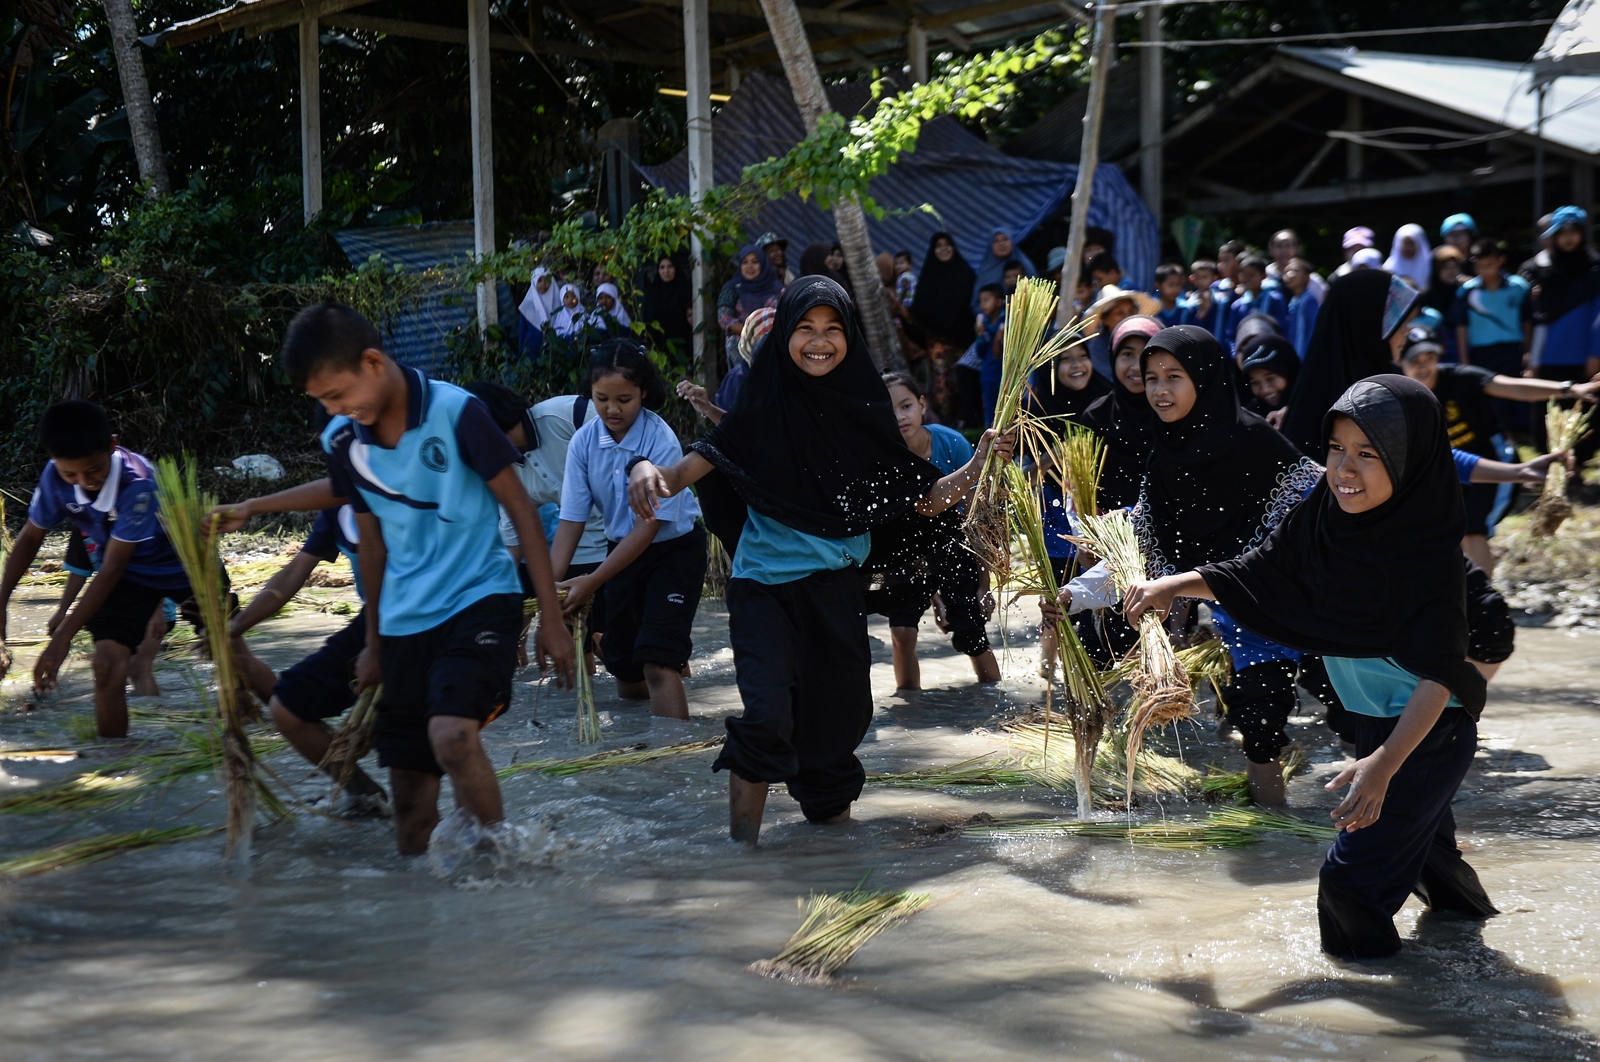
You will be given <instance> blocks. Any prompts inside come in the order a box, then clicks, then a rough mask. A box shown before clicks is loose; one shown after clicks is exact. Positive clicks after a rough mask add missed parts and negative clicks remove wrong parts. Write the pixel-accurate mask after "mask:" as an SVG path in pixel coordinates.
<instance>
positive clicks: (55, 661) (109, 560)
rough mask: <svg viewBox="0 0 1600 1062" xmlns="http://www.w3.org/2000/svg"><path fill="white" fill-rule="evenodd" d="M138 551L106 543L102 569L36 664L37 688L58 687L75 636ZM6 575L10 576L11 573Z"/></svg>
mask: <svg viewBox="0 0 1600 1062" xmlns="http://www.w3.org/2000/svg"><path fill="white" fill-rule="evenodd" d="M138 548H139V544H138V543H137V542H124V541H123V540H122V539H120V538H117V537H116V536H112V538H111V540H110V541H108V542H107V543H106V550H105V558H104V559H103V560H102V561H101V562H100V570H99V571H97V572H95V573H94V578H93V579H90V580H89V589H87V590H85V591H84V593H83V599H82V600H81V601H79V602H78V607H77V608H74V609H73V610H72V611H71V612H69V613H67V618H66V619H64V620H62V621H61V626H59V627H57V628H56V631H55V633H54V634H52V635H51V636H50V644H49V645H47V646H45V647H44V652H42V653H40V654H39V659H38V662H37V663H35V664H34V665H33V688H34V689H36V690H38V691H39V692H40V693H48V692H49V691H50V690H53V689H55V688H56V672H57V671H59V670H60V669H61V662H62V661H63V660H65V659H66V658H67V652H68V651H69V650H70V649H71V648H72V637H73V635H75V634H77V633H78V632H79V631H80V630H82V629H83V625H84V624H85V623H88V622H89V620H90V619H91V618H93V616H94V614H95V613H96V612H99V611H100V606H101V605H104V604H105V603H106V598H108V597H110V596H111V591H112V590H114V589H116V586H117V584H118V583H119V582H121V581H122V573H123V572H125V571H127V570H128V562H129V561H130V560H132V559H133V551H134V550H135V549H138ZM7 574H8V575H9V574H10V573H9V571H8V572H7Z"/></svg>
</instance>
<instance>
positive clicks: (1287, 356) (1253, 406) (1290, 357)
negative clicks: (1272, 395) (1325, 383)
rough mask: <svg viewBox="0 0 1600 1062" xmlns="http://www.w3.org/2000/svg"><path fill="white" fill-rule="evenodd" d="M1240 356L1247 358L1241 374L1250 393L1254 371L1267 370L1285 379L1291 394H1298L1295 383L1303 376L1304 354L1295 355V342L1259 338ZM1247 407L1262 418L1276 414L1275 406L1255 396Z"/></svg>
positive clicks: (1277, 337)
mask: <svg viewBox="0 0 1600 1062" xmlns="http://www.w3.org/2000/svg"><path fill="white" fill-rule="evenodd" d="M1239 353H1240V354H1242V355H1244V365H1243V366H1242V367H1241V369H1240V371H1241V373H1242V374H1243V376H1244V381H1245V388H1246V390H1248V389H1249V386H1250V370H1251V369H1266V370H1267V371H1269V372H1275V373H1277V374H1278V375H1279V376H1281V377H1283V378H1284V380H1286V381H1287V383H1288V386H1287V387H1286V388H1285V389H1286V390H1287V391H1288V392H1289V394H1291V395H1292V394H1293V393H1294V383H1295V380H1297V379H1299V377H1300V355H1299V354H1296V353H1295V350H1294V344H1293V343H1291V342H1289V341H1288V340H1287V339H1285V338H1284V337H1283V336H1278V335H1269V336H1257V337H1256V338H1254V339H1252V340H1251V341H1250V342H1248V343H1246V344H1244V345H1243V346H1241V347H1240V348H1239ZM1245 408H1246V409H1248V410H1249V411H1250V412H1252V413H1256V414H1259V415H1261V416H1266V415H1267V414H1268V413H1270V412H1271V411H1272V407H1271V406H1269V405H1267V404H1266V403H1265V402H1263V401H1261V399H1259V398H1257V397H1255V395H1251V396H1250V398H1249V401H1247V402H1246V403H1245Z"/></svg>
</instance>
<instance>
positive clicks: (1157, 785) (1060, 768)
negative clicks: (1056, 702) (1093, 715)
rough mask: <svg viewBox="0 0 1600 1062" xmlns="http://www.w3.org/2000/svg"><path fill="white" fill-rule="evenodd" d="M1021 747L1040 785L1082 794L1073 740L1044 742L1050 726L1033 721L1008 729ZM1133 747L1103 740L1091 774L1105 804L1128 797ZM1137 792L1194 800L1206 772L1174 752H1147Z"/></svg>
mask: <svg viewBox="0 0 1600 1062" xmlns="http://www.w3.org/2000/svg"><path fill="white" fill-rule="evenodd" d="M1003 731H1004V733H1005V734H1006V736H1007V738H1008V739H1009V740H1010V742H1011V744H1012V746H1013V748H1014V749H1015V750H1016V754H1017V761H1018V763H1019V765H1020V766H1022V767H1023V768H1024V769H1026V770H1028V771H1030V772H1031V773H1032V774H1033V775H1034V778H1035V780H1036V781H1037V782H1038V784H1040V785H1043V786H1046V787H1048V788H1051V789H1055V790H1058V791H1060V792H1068V791H1072V792H1077V779H1076V773H1077V772H1076V762H1077V756H1076V749H1075V748H1074V747H1073V743H1072V741H1071V740H1070V739H1066V740H1063V739H1062V738H1061V737H1060V736H1056V737H1052V738H1051V739H1050V741H1049V742H1048V743H1046V742H1045V740H1044V734H1043V731H1044V727H1043V726H1042V725H1040V724H1038V723H1033V722H1019V723H1011V724H1008V725H1007V726H1005V727H1004V728H1003ZM1127 768H1128V760H1127V746H1126V742H1122V741H1114V740H1113V741H1102V742H1101V743H1100V747H1099V748H1098V749H1097V750H1096V752H1095V759H1094V766H1093V773H1092V774H1091V776H1090V786H1091V795H1092V797H1093V799H1094V801H1095V802H1096V803H1098V804H1101V805H1106V806H1109V805H1115V804H1117V803H1119V798H1120V799H1121V800H1125V799H1126V796H1127V794H1126V792H1125V790H1123V789H1122V788H1121V787H1119V785H1118V782H1119V781H1121V780H1122V779H1123V778H1124V777H1125V776H1126V774H1127ZM1133 778H1134V791H1135V792H1136V793H1138V792H1142V793H1148V794H1150V795H1151V796H1152V797H1155V798H1157V799H1161V798H1166V797H1182V798H1184V799H1191V798H1193V797H1196V796H1198V795H1199V794H1200V792H1201V780H1202V776H1201V774H1200V772H1199V771H1197V770H1195V769H1194V768H1193V767H1190V766H1189V765H1188V764H1186V763H1184V762H1183V761H1182V760H1180V759H1178V758H1176V757H1174V756H1163V755H1161V754H1160V753H1156V752H1151V751H1149V750H1147V749H1146V750H1141V751H1140V753H1139V758H1138V760H1137V761H1136V762H1135V765H1134V772H1133Z"/></svg>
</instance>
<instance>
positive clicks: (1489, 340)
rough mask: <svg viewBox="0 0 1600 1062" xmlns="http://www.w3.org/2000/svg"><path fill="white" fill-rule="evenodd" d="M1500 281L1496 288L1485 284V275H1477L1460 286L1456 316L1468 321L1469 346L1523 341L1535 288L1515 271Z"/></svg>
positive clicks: (1458, 319) (1503, 275)
mask: <svg viewBox="0 0 1600 1062" xmlns="http://www.w3.org/2000/svg"><path fill="white" fill-rule="evenodd" d="M1500 280H1501V283H1500V286H1499V287H1498V288H1496V289H1495V290H1494V291H1490V290H1488V289H1487V288H1485V287H1484V286H1483V278H1482V277H1473V278H1471V279H1470V280H1468V281H1467V282H1466V283H1465V284H1463V285H1461V286H1460V287H1459V288H1457V289H1456V307H1457V309H1456V313H1455V314H1454V315H1453V316H1454V317H1455V319H1456V321H1457V322H1461V321H1465V322H1466V326H1467V346H1469V347H1492V346H1495V345H1496V344H1499V343H1521V342H1522V318H1523V316H1524V315H1525V314H1526V313H1527V306H1528V293H1529V292H1530V291H1532V290H1533V289H1532V288H1530V287H1529V286H1528V282H1527V281H1526V280H1523V279H1522V278H1521V277H1520V276H1518V275H1517V274H1515V273H1502V274H1501V275H1500Z"/></svg>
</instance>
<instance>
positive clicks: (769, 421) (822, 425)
mask: <svg viewBox="0 0 1600 1062" xmlns="http://www.w3.org/2000/svg"><path fill="white" fill-rule="evenodd" d="M992 441H993V437H992V436H991V435H989V434H988V433H986V434H985V436H984V439H983V442H982V443H981V444H980V445H979V447H978V450H977V452H976V453H975V454H974V455H973V457H972V460H970V461H968V462H967V464H966V465H965V466H963V467H962V469H961V470H960V471H959V472H957V473H956V474H955V475H952V476H945V477H942V478H941V477H940V475H939V470H938V469H937V468H935V467H934V466H933V465H932V464H931V463H930V462H928V461H925V460H923V459H922V458H920V457H918V456H917V455H916V454H914V453H912V452H911V451H910V450H909V449H907V447H906V445H905V443H904V441H903V440H902V438H901V435H900V432H899V430H898V429H897V428H896V426H895V418H894V413H893V410H892V409H891V408H890V404H889V391H888V389H887V388H886V387H885V386H884V384H883V380H882V378H881V377H880V376H879V375H878V371H877V369H876V368H875V367H874V366H873V364H872V357H871V354H870V353H869V352H868V350H867V346H866V340H865V339H864V338H863V336H862V333H861V326H860V323H859V320H858V318H857V316H856V308H855V304H854V303H853V302H852V301H851V299H850V296H849V295H848V294H846V293H845V291H844V289H843V288H841V287H840V286H839V285H838V284H837V283H835V282H834V281H832V280H830V279H828V278H826V277H820V276H805V277H801V278H800V279H799V280H797V281H795V283H793V284H791V285H790V286H789V289H788V290H787V291H785V292H784V295H783V298H782V299H781V300H780V301H779V303H778V315H777V318H776V320H775V322H774V324H773V329H772V333H771V335H769V336H768V337H767V340H766V342H765V343H763V344H762V346H761V349H760V350H758V351H757V352H756V355H755V360H754V361H753V362H752V364H751V366H750V379H749V382H748V383H747V384H746V385H745V393H744V395H743V397H742V398H741V399H740V402H739V405H738V406H737V407H735V408H734V409H732V410H729V411H728V415H727V416H725V417H724V418H723V419H722V422H721V423H720V424H718V425H717V426H716V427H714V428H712V429H711V431H710V432H708V433H707V434H706V435H705V436H704V437H703V438H701V439H700V440H699V441H697V442H696V443H694V446H693V452H692V453H690V454H689V455H688V456H687V457H685V458H684V459H683V460H681V461H679V462H678V463H676V464H674V465H671V466H669V467H666V468H662V467H658V466H657V465H655V464H654V463H652V462H648V461H642V462H640V463H638V464H637V465H635V466H634V468H633V470H632V473H631V481H630V485H629V499H630V501H631V503H632V504H633V507H634V511H635V512H636V513H637V514H638V515H639V516H640V517H641V518H649V517H652V516H654V515H655V513H656V506H657V504H658V503H659V501H660V499H664V498H671V497H674V496H675V495H677V494H678V493H679V492H680V491H683V490H685V489H686V488H687V487H689V485H690V484H693V483H699V484H700V502H701V505H702V506H704V507H705V511H706V516H707V523H708V524H709V526H710V527H711V529H712V530H713V531H714V532H715V533H716V534H717V536H718V537H719V538H721V539H722V541H723V544H724V545H725V546H727V547H729V552H731V553H732V554H733V574H732V578H731V579H730V580H729V582H728V613H729V616H728V631H729V640H730V641H731V642H732V644H733V659H734V667H735V670H736V673H737V677H738V683H739V694H740V697H741V698H742V699H743V701H744V715H743V716H741V717H739V718H736V719H729V720H728V721H727V726H728V739H727V742H726V743H725V744H724V745H723V747H722V754H721V755H720V756H719V757H718V758H717V761H716V763H715V764H714V766H713V769H714V770H722V769H724V768H726V769H728V770H729V772H730V774H731V778H730V780H729V827H730V832H731V834H732V836H733V837H734V839H736V840H740V841H744V842H745V843H748V844H754V843H755V842H756V838H757V836H758V834H759V832H760V828H761V816H762V811H763V809H764V808H765V806H766V799H767V787H768V786H769V785H770V784H771V783H773V782H783V783H785V784H786V785H787V786H788V789H789V793H790V795H791V796H793V797H794V798H795V799H796V800H797V801H799V803H800V808H801V810H802V811H803V812H804V813H805V816H806V818H807V819H808V820H809V821H811V822H840V821H844V820H847V819H848V818H849V817H850V805H851V804H852V803H853V802H854V801H855V799H856V798H857V797H858V796H860V794H861V787H862V784H863V783H864V782H865V780H866V772H865V771H864V770H863V769H862V767H861V761H860V760H858V759H856V755H855V749H856V746H857V745H858V744H860V742H861V739H862V737H863V736H864V735H865V734H866V732H867V727H868V725H869V724H870V723H871V721H872V683H871V679H870V670H871V666H872V652H871V649H870V648H869V646H868V644H867V622H866V613H865V610H864V608H863V605H862V596H861V595H862V571H863V569H864V568H865V569H866V571H868V572H869V573H872V574H873V575H877V574H879V573H895V572H898V571H900V570H902V569H903V568H904V567H905V566H906V565H908V564H914V563H918V562H923V561H925V558H922V557H917V556H914V555H908V554H907V553H904V552H902V551H901V549H900V548H899V547H900V545H901V544H902V543H904V542H907V541H910V542H913V543H914V542H915V540H916V534H915V525H914V524H908V521H914V520H921V519H924V518H926V517H929V516H937V515H938V514H939V513H941V512H943V511H945V510H946V509H949V508H951V507H952V506H954V505H956V504H958V503H959V502H960V501H961V499H962V498H964V497H965V496H966V494H967V491H969V490H970V489H971V488H972V487H973V485H974V484H975V482H976V479H977V475H978V472H979V471H980V469H981V467H982V463H983V461H984V459H985V458H986V456H987V453H988V450H989V448H990V446H991V444H992ZM997 453H1000V454H1002V455H1003V456H1004V457H1006V458H1007V459H1009V457H1010V453H1011V442H1010V440H1009V439H1008V440H1007V441H1006V442H1005V444H1004V446H1003V447H1001V448H999V449H998V450H997ZM713 473H716V474H715V475H713Z"/></svg>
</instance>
